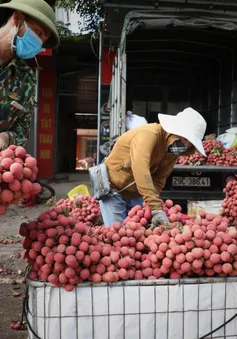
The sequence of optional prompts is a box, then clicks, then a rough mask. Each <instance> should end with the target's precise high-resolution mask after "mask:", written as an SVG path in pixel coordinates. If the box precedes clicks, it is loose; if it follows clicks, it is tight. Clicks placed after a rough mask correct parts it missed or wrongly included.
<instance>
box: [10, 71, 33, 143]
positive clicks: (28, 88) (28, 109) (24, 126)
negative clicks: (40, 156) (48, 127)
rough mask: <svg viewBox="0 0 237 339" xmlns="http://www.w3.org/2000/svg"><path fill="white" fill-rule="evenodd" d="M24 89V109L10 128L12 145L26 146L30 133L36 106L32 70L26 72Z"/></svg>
mask: <svg viewBox="0 0 237 339" xmlns="http://www.w3.org/2000/svg"><path fill="white" fill-rule="evenodd" d="M26 76H27V81H25V89H24V94H25V95H24V102H23V103H22V104H23V107H24V111H20V113H19V115H18V117H17V119H16V121H15V122H14V123H13V125H12V126H11V127H10V129H9V130H8V134H9V142H10V145H17V146H24V145H25V144H26V142H27V140H28V138H29V135H30V127H31V118H32V115H33V114H34V108H35V91H36V79H35V76H34V73H33V72H32V71H31V72H30V73H29V74H27V73H26Z"/></svg>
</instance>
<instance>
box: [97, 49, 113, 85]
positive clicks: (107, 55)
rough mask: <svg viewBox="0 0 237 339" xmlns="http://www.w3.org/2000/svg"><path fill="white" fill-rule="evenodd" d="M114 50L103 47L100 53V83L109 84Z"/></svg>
mask: <svg viewBox="0 0 237 339" xmlns="http://www.w3.org/2000/svg"><path fill="white" fill-rule="evenodd" d="M115 54H116V52H113V51H110V50H109V49H104V50H103V54H102V63H101V68H102V79H101V83H102V85H110V83H111V80H112V69H113V68H112V67H113V63H114V57H115Z"/></svg>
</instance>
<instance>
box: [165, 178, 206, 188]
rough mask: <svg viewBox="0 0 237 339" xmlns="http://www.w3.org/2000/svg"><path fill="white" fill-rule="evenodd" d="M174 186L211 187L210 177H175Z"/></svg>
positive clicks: (173, 179)
mask: <svg viewBox="0 0 237 339" xmlns="http://www.w3.org/2000/svg"><path fill="white" fill-rule="evenodd" d="M172 184H173V186H187V187H188V186H191V187H210V186H211V180H210V178H203V177H200V178H197V177H173V178H172Z"/></svg>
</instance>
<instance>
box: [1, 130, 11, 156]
mask: <svg viewBox="0 0 237 339" xmlns="http://www.w3.org/2000/svg"><path fill="white" fill-rule="evenodd" d="M8 146H9V135H8V133H5V132H2V133H0V151H2V150H4V149H6V148H7V147H8Z"/></svg>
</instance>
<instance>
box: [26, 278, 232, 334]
mask: <svg viewBox="0 0 237 339" xmlns="http://www.w3.org/2000/svg"><path fill="white" fill-rule="evenodd" d="M27 283H28V300H27V306H26V308H25V311H26V312H25V313H26V316H27V319H28V324H29V326H30V327H31V329H32V330H33V332H34V333H35V334H37V336H36V335H34V334H33V333H32V331H31V330H30V329H29V339H36V338H37V339H38V338H40V339H69V338H70V339H79V338H80V339H204V338H206V339H225V338H228V339H236V338H237V318H236V316H237V313H236V312H237V279H236V278H198V279H181V280H170V279H164V280H156V281H126V282H118V283H113V284H107V283H101V284H92V283H84V284H80V285H78V286H77V287H76V289H75V290H74V291H73V292H66V291H65V290H64V289H63V288H56V287H53V286H52V285H50V284H47V283H44V282H36V281H31V280H28V281H27Z"/></svg>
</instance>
